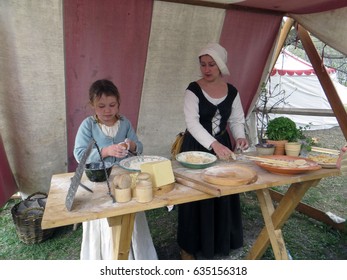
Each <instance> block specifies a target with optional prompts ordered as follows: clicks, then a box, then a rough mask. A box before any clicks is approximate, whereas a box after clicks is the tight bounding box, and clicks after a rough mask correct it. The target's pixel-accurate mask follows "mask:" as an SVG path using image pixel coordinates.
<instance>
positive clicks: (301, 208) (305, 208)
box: [270, 190, 347, 232]
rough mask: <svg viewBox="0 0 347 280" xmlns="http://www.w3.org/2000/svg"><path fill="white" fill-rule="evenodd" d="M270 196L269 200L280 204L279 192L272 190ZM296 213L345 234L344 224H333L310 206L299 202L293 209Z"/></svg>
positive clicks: (280, 195)
mask: <svg viewBox="0 0 347 280" xmlns="http://www.w3.org/2000/svg"><path fill="white" fill-rule="evenodd" d="M270 195H271V199H272V200H274V201H276V202H280V201H281V199H282V197H283V194H281V193H280V192H277V191H274V190H270ZM295 210H296V211H298V212H300V213H302V214H304V215H307V216H309V217H311V218H313V219H315V220H317V221H320V222H323V223H325V224H327V225H329V226H331V227H333V228H334V229H337V230H339V231H342V232H347V228H346V226H345V224H344V223H340V224H338V223H335V222H334V221H333V220H332V219H330V218H329V216H328V215H326V214H325V213H324V212H323V211H320V210H318V209H316V208H314V207H312V206H310V205H307V204H305V203H302V202H300V203H299V204H298V206H297V207H296V208H295Z"/></svg>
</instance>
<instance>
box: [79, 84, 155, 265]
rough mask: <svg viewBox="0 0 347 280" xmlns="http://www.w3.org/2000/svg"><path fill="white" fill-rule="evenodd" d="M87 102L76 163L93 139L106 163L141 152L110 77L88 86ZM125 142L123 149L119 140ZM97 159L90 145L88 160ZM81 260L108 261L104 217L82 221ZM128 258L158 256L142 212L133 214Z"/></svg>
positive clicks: (109, 245)
mask: <svg viewBox="0 0 347 280" xmlns="http://www.w3.org/2000/svg"><path fill="white" fill-rule="evenodd" d="M89 101H90V105H91V106H92V107H93V109H94V112H95V115H94V116H89V117H87V118H86V119H85V120H84V121H83V122H82V123H81V125H80V127H79V129H78V131H77V135H76V139H75V147H74V156H75V158H76V160H77V161H78V162H79V161H80V160H81V158H82V156H83V155H84V153H85V150H86V149H87V146H88V144H89V142H90V141H91V139H92V138H93V139H94V140H95V141H96V143H97V145H98V146H99V149H100V150H101V155H102V158H103V160H104V161H105V162H110V163H112V164H114V163H116V162H119V161H120V160H121V159H123V158H124V157H126V156H127V154H128V150H129V151H131V152H132V153H142V150H143V146H142V143H141V142H140V141H139V140H138V138H137V135H136V133H135V131H134V129H133V127H132V125H131V123H130V121H129V120H128V119H127V118H126V117H125V116H123V115H120V114H119V106H120V94H119V92H118V89H117V87H116V86H115V85H114V84H113V83H112V82H111V81H109V80H98V81H95V82H94V83H93V84H92V85H91V87H90V89H89ZM124 142H125V143H127V147H128V149H127V148H125V147H124V146H123V145H122V144H120V143H124ZM94 161H100V155H99V152H98V150H97V148H96V147H93V149H92V151H91V153H90V155H89V157H88V159H87V163H88V162H94ZM81 259H82V260H85V259H89V260H99V259H102V260H109V259H113V255H112V232H111V227H109V225H108V223H107V219H99V220H94V221H89V222H84V223H83V237H82V245H81ZM129 259H139V260H140V259H141V260H144V259H150V260H156V259H158V257H157V253H156V251H155V248H154V245H153V241H152V237H151V234H150V231H149V228H148V224H147V220H146V215H145V213H144V212H140V213H137V214H136V216H135V223H134V231H133V235H132V242H131V248H130V252H129Z"/></svg>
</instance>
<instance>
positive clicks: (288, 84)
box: [266, 50, 347, 130]
mask: <svg viewBox="0 0 347 280" xmlns="http://www.w3.org/2000/svg"><path fill="white" fill-rule="evenodd" d="M327 72H328V73H329V75H330V77H331V79H332V80H333V83H334V86H335V88H336V90H337V92H338V94H339V97H340V99H341V101H342V103H343V104H347V87H345V86H343V85H342V84H340V83H339V82H338V81H337V77H336V70H335V69H333V68H328V69H327ZM266 88H267V89H268V91H269V93H270V94H271V95H272V96H273V97H271V98H270V99H269V103H268V106H267V107H268V108H269V107H271V106H273V105H274V104H275V103H276V102H278V101H279V100H280V99H281V98H285V102H282V103H280V104H279V105H277V106H276V108H284V109H293V110H295V109H331V106H330V103H329V101H328V99H327V97H326V95H325V93H324V91H323V89H322V86H321V84H320V82H319V80H318V77H317V75H316V74H315V71H314V69H313V67H312V65H311V64H310V63H308V62H306V61H304V60H302V59H301V58H299V57H297V56H295V55H294V54H293V53H291V52H289V51H287V50H284V51H282V52H281V54H280V55H279V57H278V59H277V61H276V64H275V67H274V69H273V70H272V72H271V75H270V79H269V82H268V84H267V87H266ZM270 116H271V118H273V117H275V116H286V117H289V118H291V119H292V120H293V121H294V122H295V123H296V124H297V125H298V126H302V127H304V126H306V125H310V129H312V130H315V129H328V128H331V127H334V126H338V122H337V120H336V118H335V117H322V116H303V115H285V114H270Z"/></svg>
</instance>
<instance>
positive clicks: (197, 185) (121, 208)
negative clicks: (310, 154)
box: [42, 161, 340, 259]
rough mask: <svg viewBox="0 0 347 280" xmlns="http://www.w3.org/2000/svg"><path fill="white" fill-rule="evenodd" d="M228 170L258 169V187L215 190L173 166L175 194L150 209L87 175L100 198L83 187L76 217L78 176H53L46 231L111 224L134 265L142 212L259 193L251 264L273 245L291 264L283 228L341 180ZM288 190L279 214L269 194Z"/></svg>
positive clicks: (117, 247) (118, 254)
mask: <svg viewBox="0 0 347 280" xmlns="http://www.w3.org/2000/svg"><path fill="white" fill-rule="evenodd" d="M217 164H225V163H217ZM228 164H238V165H240V164H242V165H243V166H246V167H249V168H252V169H253V170H255V171H256V172H257V175H258V178H257V181H256V182H254V183H252V184H249V185H243V186H233V187H229V186H214V185H211V184H207V183H205V182H203V181H202V180H201V179H200V172H201V171H202V170H197V169H187V168H184V167H182V166H181V165H180V164H179V163H178V162H176V161H173V162H172V165H173V168H174V173H175V177H176V184H175V187H174V189H173V190H172V191H170V192H168V193H164V194H161V195H156V196H155V197H154V199H153V200H152V201H151V202H149V203H138V202H136V200H135V199H132V200H131V201H130V202H127V203H112V199H111V197H110V196H109V195H108V193H107V192H108V188H107V184H106V182H104V183H93V182H90V181H89V180H88V179H87V177H85V175H83V177H82V179H81V183H83V184H84V185H86V186H87V187H89V188H91V189H92V190H93V191H94V192H93V193H90V192H87V191H86V190H84V189H83V188H81V187H79V188H78V190H77V193H76V195H75V199H74V203H73V206H72V209H71V211H68V210H67V209H66V207H65V199H66V195H67V191H68V189H69V187H70V178H71V177H72V176H73V173H64V174H57V175H53V176H52V181H51V187H50V190H49V194H48V199H47V204H46V208H45V211H44V214H43V218H42V229H47V228H54V227H60V226H65V225H71V224H76V223H80V222H84V221H89V220H95V219H100V218H107V219H108V222H109V225H110V226H111V227H112V231H113V241H114V242H113V243H114V248H113V252H114V256H115V259H128V254H129V248H130V242H131V236H132V231H133V225H134V218H135V214H136V212H140V211H145V210H150V209H155V208H160V207H164V206H169V205H177V204H182V203H186V202H191V201H198V200H203V199H208V198H211V197H215V196H224V195H229V194H236V193H243V192H248V191H256V193H257V197H258V201H259V204H260V208H261V211H262V215H263V218H264V221H265V227H264V228H263V229H262V231H261V232H260V234H259V236H258V238H257V240H256V241H255V243H254V245H253V247H252V248H251V250H250V251H249V253H248V255H247V257H246V258H247V259H260V258H261V256H262V255H263V254H264V252H265V250H266V249H267V247H268V246H269V245H270V243H271V246H272V249H273V252H274V255H275V258H276V259H288V254H287V250H286V248H285V242H284V240H283V236H282V231H281V228H282V226H283V225H284V223H285V222H286V220H287V219H288V218H289V217H290V215H291V214H292V212H293V211H294V210H295V208H296V207H297V205H298V204H299V203H300V201H301V199H302V198H303V196H304V195H305V193H306V192H307V191H308V190H309V189H310V188H311V187H313V186H316V185H317V184H318V183H319V181H320V180H321V179H322V178H325V177H330V176H337V175H339V174H340V172H339V170H337V169H320V170H317V171H310V172H307V173H303V174H298V175H291V176H287V175H276V174H272V173H269V172H268V171H266V170H263V169H262V168H260V167H258V166H257V165H256V164H255V163H253V162H251V161H242V162H239V161H237V162H236V163H228ZM124 172H128V171H127V170H124V169H122V168H120V167H114V168H113V169H112V173H111V176H110V182H112V179H113V177H114V176H115V175H116V174H120V173H124ZM282 185H290V187H289V188H288V190H287V192H286V193H285V195H284V196H283V198H282V199H281V201H280V203H279V204H278V206H277V207H276V209H275V208H274V205H273V202H272V200H271V197H270V193H269V188H270V187H274V186H282Z"/></svg>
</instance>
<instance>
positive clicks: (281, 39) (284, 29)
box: [270, 18, 294, 70]
mask: <svg viewBox="0 0 347 280" xmlns="http://www.w3.org/2000/svg"><path fill="white" fill-rule="evenodd" d="M293 24H294V20H293V19H292V18H288V19H287V20H286V22H285V24H284V25H283V27H282V30H281V34H280V37H279V39H278V42H277V45H276V50H275V52H274V56H273V58H272V61H271V68H270V69H271V70H272V69H273V68H274V67H275V64H276V61H277V59H278V56H279V55H280V53H281V50H282V48H283V46H284V43H285V41H286V39H287V37H288V34H289V32H290V29H291V28H292V26H293Z"/></svg>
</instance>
